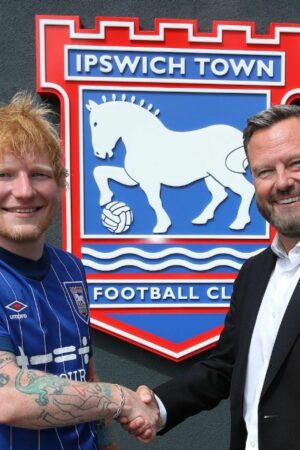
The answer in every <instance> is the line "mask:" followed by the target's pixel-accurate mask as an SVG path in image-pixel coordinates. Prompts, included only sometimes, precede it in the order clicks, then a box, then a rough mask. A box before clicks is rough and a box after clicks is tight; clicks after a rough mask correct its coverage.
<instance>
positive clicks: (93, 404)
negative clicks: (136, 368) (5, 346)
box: [0, 351, 158, 429]
mask: <svg viewBox="0 0 300 450" xmlns="http://www.w3.org/2000/svg"><path fill="white" fill-rule="evenodd" d="M123 394H124V398H123ZM123 400H124V401H123ZM0 404H2V405H5V408H0V423H3V424H7V425H14V426H18V427H23V428H32V429H42V428H52V427H57V426H67V425H74V424H77V423H80V422H88V421H91V420H98V419H101V418H113V417H114V415H115V414H116V413H117V412H121V414H122V416H126V417H128V420H132V419H133V418H135V417H138V416H141V417H143V418H144V420H145V427H146V428H149V429H152V425H153V423H155V421H156V416H157V414H158V411H156V410H155V409H154V408H152V409H151V408H149V407H148V406H146V405H144V404H143V403H142V402H141V401H140V400H139V398H138V396H137V395H136V394H135V393H134V392H133V391H131V390H130V389H127V388H125V387H119V386H117V385H114V384H109V383H100V382H86V383H80V382H75V381H70V380H68V379H66V378H60V377H57V376H55V375H52V374H49V373H45V372H40V371H37V370H31V369H20V368H19V367H18V365H17V363H16V357H15V355H14V354H12V353H8V352H4V351H0ZM120 407H121V411H119V409H120Z"/></svg>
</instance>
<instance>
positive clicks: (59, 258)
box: [45, 243, 84, 272]
mask: <svg viewBox="0 0 300 450" xmlns="http://www.w3.org/2000/svg"><path fill="white" fill-rule="evenodd" d="M45 249H46V251H47V252H48V255H49V257H50V261H51V263H52V264H54V265H56V264H63V265H66V266H68V267H69V266H75V267H77V268H78V269H80V271H81V272H84V268H83V264H82V262H81V260H80V259H79V258H78V257H77V256H75V255H73V254H72V253H70V252H67V251H66V250H63V249H61V248H59V247H55V246H53V245H51V244H48V243H47V244H46V245H45Z"/></svg>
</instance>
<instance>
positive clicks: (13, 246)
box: [0, 237, 45, 261]
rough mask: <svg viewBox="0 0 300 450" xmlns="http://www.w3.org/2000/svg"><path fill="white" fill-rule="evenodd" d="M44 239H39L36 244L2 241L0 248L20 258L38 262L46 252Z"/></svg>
mask: <svg viewBox="0 0 300 450" xmlns="http://www.w3.org/2000/svg"><path fill="white" fill-rule="evenodd" d="M44 243H45V240H44V237H43V238H39V239H38V240H37V241H34V242H16V241H9V242H8V241H7V240H5V241H3V240H2V239H0V247H2V248H4V249H5V250H8V251H9V252H11V253H14V254H15V255H18V256H23V258H28V259H32V260H33V261H38V260H39V259H40V258H41V257H42V255H43V251H44Z"/></svg>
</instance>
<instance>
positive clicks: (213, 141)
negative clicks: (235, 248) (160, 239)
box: [86, 95, 254, 233]
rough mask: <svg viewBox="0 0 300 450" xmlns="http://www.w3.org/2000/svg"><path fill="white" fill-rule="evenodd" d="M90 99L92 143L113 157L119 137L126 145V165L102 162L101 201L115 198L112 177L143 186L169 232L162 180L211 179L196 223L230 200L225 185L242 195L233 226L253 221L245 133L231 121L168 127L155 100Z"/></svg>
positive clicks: (159, 229) (98, 172)
mask: <svg viewBox="0 0 300 450" xmlns="http://www.w3.org/2000/svg"><path fill="white" fill-rule="evenodd" d="M102 99H103V103H101V104H99V105H98V104H97V103H95V102H94V101H92V100H89V102H88V104H87V105H86V107H87V109H88V110H89V111H90V127H91V132H92V144H93V149H94V153H95V155H96V156H97V157H99V158H101V159H105V158H106V157H107V156H108V157H112V155H113V149H114V147H115V145H116V143H117V141H118V140H119V139H120V138H122V141H123V143H124V146H125V148H126V155H125V162H124V168H123V167H112V166H98V167H96V168H95V170H94V177H95V180H96V183H97V185H98V188H99V191H100V201H99V203H100V205H101V206H103V205H105V204H107V203H109V202H110V201H111V200H112V198H113V192H112V191H111V189H110V188H109V185H108V181H109V180H110V179H112V180H115V181H117V182H119V183H122V184H124V185H126V186H136V185H139V186H140V187H141V189H142V190H143V191H144V192H145V194H146V196H147V199H148V202H149V205H150V206H151V207H152V208H153V210H154V212H155V214H156V218H157V223H156V225H155V227H154V229H153V233H165V232H167V230H168V228H169V226H170V225H171V220H170V218H169V216H168V214H167V212H166V211H165V209H164V207H163V205H162V201H161V196H160V192H161V185H167V186H172V187H179V186H187V185H189V184H191V183H193V182H194V181H197V180H200V179H205V183H206V186H207V188H208V189H209V191H210V192H211V195H212V199H211V201H210V203H209V204H208V205H207V206H206V207H205V209H204V210H203V211H202V213H201V214H200V215H199V216H198V217H196V218H195V219H194V220H193V222H192V223H194V224H206V223H207V222H208V221H209V220H210V219H212V218H213V217H214V213H215V210H216V208H217V207H218V206H219V205H220V204H221V203H222V202H223V201H224V200H225V198H226V197H227V195H228V194H227V193H226V191H225V187H228V188H229V189H230V190H231V191H233V192H235V193H236V194H238V195H239V196H240V197H241V203H240V206H239V209H238V212H237V215H236V218H235V220H234V221H233V222H232V223H231V225H230V228H231V229H233V230H242V229H244V228H245V226H246V224H247V223H249V222H250V216H249V208H250V204H251V201H252V198H253V195H254V188H253V186H252V184H251V183H250V182H249V181H248V180H247V179H246V178H245V177H244V176H243V175H242V174H243V173H245V167H246V165H247V161H246V155H245V152H244V149H243V145H242V133H241V132H240V131H239V130H238V129H236V128H234V127H231V126H228V125H212V126H208V127H205V128H202V129H197V130H193V131H187V132H177V131H172V130H170V129H168V128H166V127H165V126H164V125H163V123H162V122H161V121H160V120H159V119H158V117H157V114H158V113H159V111H158V110H157V111H155V113H154V114H153V113H152V112H150V109H152V105H149V107H148V109H146V108H145V107H144V106H143V104H144V102H143V101H141V102H140V104H139V105H138V104H136V103H134V102H135V98H134V97H132V99H131V102H128V101H126V99H125V95H123V99H122V101H118V100H116V96H113V101H106V98H105V97H104V96H103V97H102Z"/></svg>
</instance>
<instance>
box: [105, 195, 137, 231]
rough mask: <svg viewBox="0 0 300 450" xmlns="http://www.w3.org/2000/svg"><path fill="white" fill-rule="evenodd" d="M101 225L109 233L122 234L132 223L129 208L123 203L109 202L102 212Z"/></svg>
mask: <svg viewBox="0 0 300 450" xmlns="http://www.w3.org/2000/svg"><path fill="white" fill-rule="evenodd" d="M101 219H102V223H103V225H104V226H105V228H107V229H108V230H109V231H110V232H111V233H117V234H119V233H124V232H125V231H127V230H128V229H129V227H130V225H131V224H132V222H133V214H132V211H131V209H130V208H129V206H127V205H126V204H125V203H123V202H110V203H108V204H107V205H105V208H104V209H103V211H102V216H101Z"/></svg>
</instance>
